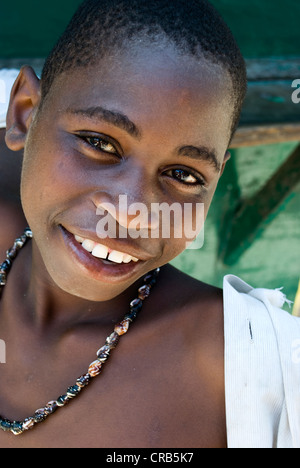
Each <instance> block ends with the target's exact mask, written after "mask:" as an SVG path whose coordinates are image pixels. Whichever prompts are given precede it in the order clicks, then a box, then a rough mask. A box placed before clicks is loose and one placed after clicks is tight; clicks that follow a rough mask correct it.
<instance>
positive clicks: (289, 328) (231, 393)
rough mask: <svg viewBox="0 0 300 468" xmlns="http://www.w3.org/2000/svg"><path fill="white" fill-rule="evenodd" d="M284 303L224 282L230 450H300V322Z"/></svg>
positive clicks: (274, 294) (232, 280)
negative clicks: (287, 309) (282, 308)
mask: <svg viewBox="0 0 300 468" xmlns="http://www.w3.org/2000/svg"><path fill="white" fill-rule="evenodd" d="M285 302H289V301H287V300H286V297H285V296H284V295H283V294H282V293H281V292H280V290H274V291H273V290H268V289H253V288H252V287H251V286H249V285H248V284H246V283H245V282H244V281H242V280H240V279H239V278H237V277H235V276H232V275H229V276H226V277H225V278H224V313H225V383H226V384H225V388H226V414H227V434H228V447H229V448H300V319H299V318H296V317H293V316H291V315H290V314H289V313H287V312H285V311H283V310H281V309H280V308H279V307H282V305H283V304H284V303H285Z"/></svg>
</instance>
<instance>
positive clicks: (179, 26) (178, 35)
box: [41, 0, 247, 136]
mask: <svg viewBox="0 0 300 468" xmlns="http://www.w3.org/2000/svg"><path fill="white" fill-rule="evenodd" d="M162 35H163V36H165V37H166V38H167V39H168V40H170V41H171V42H173V44H175V46H176V47H177V48H178V50H180V51H181V52H183V53H185V54H187V55H191V56H194V57H196V58H199V59H203V58H205V59H207V60H209V61H211V62H212V63H214V64H218V65H220V66H221V67H223V68H224V69H225V70H226V71H227V72H228V74H229V76H230V78H231V81H232V93H231V94H232V95H231V98H232V104H233V118H232V136H233V134H234V133H235V130H236V128H237V126H238V123H239V120H240V114H241V109H242V105H243V101H244V98H245V95H246V91H247V72H246V65H245V60H244V59H243V56H242V54H241V52H240V49H239V47H238V45H237V43H236V41H235V39H234V37H233V34H232V32H231V31H230V29H229V27H228V26H227V25H226V23H225V22H224V20H223V19H222V17H221V16H220V14H219V13H218V12H217V10H216V9H215V8H214V7H213V6H212V5H211V4H210V3H209V2H208V1H207V0H86V1H84V2H83V3H82V4H81V5H80V6H79V8H78V10H77V11H76V12H75V14H74V16H73V18H72V19H71V22H70V23H69V25H68V27H67V29H66V30H65V32H64V33H63V35H62V36H61V37H60V39H59V41H58V42H57V44H56V45H55V47H54V49H53V50H52V52H51V53H50V55H49V57H48V58H47V60H46V62H45V65H44V68H43V71H42V80H41V81H42V83H41V86H42V101H43V100H44V99H45V97H46V96H47V94H48V93H49V91H50V88H51V86H52V84H53V82H54V80H55V79H56V77H57V76H59V75H60V74H61V73H63V72H66V71H70V70H72V69H76V68H80V67H85V68H87V67H89V66H91V65H95V64H96V63H98V61H99V60H101V59H102V58H104V57H105V56H107V55H108V54H109V53H110V52H111V51H112V50H116V49H118V48H123V47H124V44H125V46H126V44H128V43H129V42H128V41H130V40H133V39H135V38H138V37H146V38H147V37H148V38H149V40H151V39H152V40H153V39H154V38H155V37H158V38H159V37H160V36H162Z"/></svg>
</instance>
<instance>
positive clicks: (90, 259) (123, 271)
mask: <svg viewBox="0 0 300 468" xmlns="http://www.w3.org/2000/svg"><path fill="white" fill-rule="evenodd" d="M60 230H61V232H62V237H63V240H64V243H65V245H66V246H67V248H68V250H69V251H70V253H71V256H72V258H73V259H74V260H75V262H76V263H79V265H80V267H81V268H82V269H83V270H84V271H85V273H86V274H88V275H89V276H90V277H92V278H93V279H95V280H97V281H101V282H107V283H114V284H115V283H118V282H120V281H125V280H127V279H129V278H130V277H132V276H133V275H135V274H136V272H137V271H138V270H139V269H140V268H141V267H142V265H144V263H145V260H141V259H139V261H138V262H136V263H135V262H130V263H127V264H126V263H122V264H117V263H111V264H108V263H106V262H105V261H104V260H101V259H98V258H95V257H94V256H93V255H92V254H91V253H89V252H87V251H86V250H85V249H84V248H83V247H82V246H81V244H79V243H78V242H77V241H76V239H75V234H72V233H71V232H70V231H68V230H67V229H66V228H65V227H63V226H60ZM76 235H78V236H79V235H80V234H76ZM85 235H86V237H87V238H88V235H87V234H85ZM91 240H92V239H91ZM98 242H99V239H98ZM124 253H125V252H124ZM129 255H130V254H129ZM137 258H138V257H137Z"/></svg>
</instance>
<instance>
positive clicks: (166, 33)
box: [0, 0, 298, 448]
mask: <svg viewBox="0 0 300 468" xmlns="http://www.w3.org/2000/svg"><path fill="white" fill-rule="evenodd" d="M245 92H246V73H245V64H244V61H243V59H242V57H241V55H240V52H239V50H238V47H237V46H236V44H235V42H234V39H233V38H232V35H231V33H230V31H229V30H228V28H227V26H226V25H225V24H224V23H223V21H222V20H221V18H220V17H219V15H218V14H217V12H216V11H215V10H214V9H213V8H212V7H211V6H210V4H208V3H207V2H206V1H190V2H188V4H187V2H186V1H185V2H184V1H181V0H176V1H173V2H171V3H170V2H169V1H164V0H160V1H136V0H128V1H123V0H113V1H106V0H102V1H88V2H85V3H84V4H83V5H82V6H81V7H80V8H79V10H78V11H77V13H76V14H75V16H74V18H73V20H72V22H71V23H70V25H69V27H68V28H67V30H66V32H65V33H64V35H63V36H62V38H61V39H60V41H59V42H58V44H57V45H56V47H55V48H54V50H53V51H52V53H51V55H50V57H49V58H48V60H47V62H46V64H45V67H44V70H43V74H42V78H41V81H40V80H39V79H38V78H37V77H36V75H35V73H34V71H33V70H32V69H31V68H30V67H24V68H23V69H22V70H21V72H20V74H19V77H18V79H17V81H16V83H15V85H14V87H13V90H12V94H11V101H10V106H9V110H8V116H7V132H6V143H7V146H8V147H9V148H10V150H13V151H22V150H24V157H23V167H22V180H21V198H22V208H20V211H19V214H18V216H14V219H11V220H10V219H9V215H8V214H7V211H9V210H7V208H6V206H7V205H6V203H5V200H3V203H2V206H1V210H3V211H2V212H3V213H6V214H5V216H6V217H5V222H4V223H2V222H1V231H2V232H1V244H0V247H1V249H0V250H1V252H0V253H1V255H2V257H3V259H4V258H5V256H6V251H7V249H8V247H9V246H10V245H11V244H12V242H13V239H12V237H11V236H12V231H14V237H19V236H20V235H21V232H20V231H19V227H20V224H21V223H22V222H23V220H24V215H25V217H26V221H27V224H28V225H29V226H30V229H31V231H32V233H33V239H32V241H28V239H26V241H25V239H24V242H23V243H24V244H25V245H24V246H23V247H22V248H20V249H19V250H18V255H17V258H16V259H14V260H13V265H12V266H11V271H10V272H9V274H6V272H5V278H6V277H7V281H6V279H5V281H4V282H5V287H3V293H2V297H1V302H0V309H1V315H0V330H1V339H2V340H4V341H5V343H6V345H7V350H6V352H7V363H6V365H5V366H2V367H1V379H0V414H1V418H2V419H1V420H0V425H1V426H2V429H3V430H7V429H8V431H6V432H4V431H0V446H1V447H10V448H13V447H134V448H138V447H159V448H164V447H191V448H192V447H227V446H230V445H231V443H230V442H229V440H230V439H229V438H228V417H229V413H228V407H227V408H226V391H225V390H226V389H225V386H226V379H225V372H226V369H224V301H223V293H222V291H221V290H219V289H216V288H214V287H211V286H208V285H206V284H203V283H201V282H198V281H196V280H194V279H192V278H190V277H188V276H186V275H185V274H183V273H181V272H179V271H178V270H176V269H175V268H173V267H171V266H170V265H169V262H170V261H171V260H172V259H174V258H175V257H176V256H177V255H179V254H180V253H181V252H182V251H183V250H184V249H185V247H186V243H187V239H186V238H185V237H184V236H182V237H181V238H176V237H175V236H173V237H171V238H170V239H165V238H163V237H162V236H160V237H158V238H151V236H149V237H148V238H143V237H141V238H138V239H132V238H130V237H127V238H123V237H122V236H117V238H111V237H107V238H104V239H99V235H97V232H96V226H97V223H98V221H99V217H98V216H97V210H98V209H99V207H102V208H104V209H105V207H106V206H107V204H111V205H113V206H116V207H117V206H118V200H119V196H120V194H126V195H127V198H128V201H129V203H132V204H134V203H143V204H144V205H145V206H146V207H148V208H149V207H150V206H151V204H153V203H166V204H168V205H172V204H173V203H177V204H179V205H180V206H182V207H183V206H184V204H186V203H189V204H192V206H193V207H196V204H197V203H199V202H200V203H203V204H204V211H205V216H206V215H207V212H208V209H209V206H210V204H211V200H212V198H213V195H214V193H215V190H216V187H217V184H218V181H219V179H220V176H221V174H222V172H223V170H224V167H225V164H226V161H227V159H228V153H227V149H228V147H229V144H230V141H231V138H232V135H233V133H234V130H235V129H236V126H237V123H238V120H239V115H240V110H241V105H242V102H243V98H244V96H245ZM14 213H15V211H14ZM115 213H116V214H115V215H114V216H115V217H116V219H115V222H116V224H117V226H118V229H121V227H122V229H128V228H129V226H128V222H129V221H130V219H131V218H130V216H128V213H125V212H122V210H121V209H118V210H116V212H115ZM194 213H195V212H194ZM3 219H4V218H3ZM151 223H153V220H152V218H150V217H149V218H145V219H144V220H143V226H142V227H141V228H142V229H143V230H144V231H146V232H147V231H148V232H149V231H151V229H152V228H153V226H152V225H151ZM24 227H25V226H24ZM28 232H29V231H28ZM118 232H119V231H118ZM28 237H31V236H30V235H29V234H28ZM103 252H104V253H103ZM158 267H161V271H160V273H159V274H157V272H156V269H157V268H158ZM152 271H154V272H155V273H154V276H155V278H154V279H155V281H154V279H153V277H149V275H148V273H149V272H152ZM147 275H148V277H147ZM145 277H146V280H145ZM147 278H148V279H147ZM154 282H156V284H155V286H154ZM145 283H146V284H148V286H149V283H150V286H151V284H152V283H153V287H148V288H146V289H145V288H144V289H143V290H140V292H139V293H138V290H139V288H140V287H141V286H143V285H144V284H145ZM141 291H143V292H141ZM145 291H146V292H145ZM149 292H150V296H149V297H147V298H146V296H148V293H149ZM138 294H139V296H140V298H142V299H140V301H139V302H140V303H141V302H143V308H142V310H141V311H139V312H138V318H137V320H136V321H135V323H134V324H132V325H131V321H132V320H131V319H132V317H131V319H129V318H128V316H127V318H126V319H125V321H123V322H122V325H117V324H118V323H119V322H120V321H121V320H122V319H123V317H124V316H125V314H127V313H128V310H129V304H130V303H131V301H132V300H133V299H134V298H137V296H138ZM252 300H254V299H252ZM257 302H259V301H257ZM134 304H135V305H137V302H135V303H134ZM133 309H134V308H133V306H132V305H131V312H132V311H133V312H132V313H135V312H136V310H135V309H134V310H133ZM138 309H139V306H138ZM116 325H117V328H116V329H115V333H117V334H119V335H122V334H123V332H126V331H127V329H128V327H129V326H130V330H129V331H128V334H127V333H124V334H125V336H122V337H121V339H120V342H119V344H118V345H117V349H116V350H114V351H112V349H113V348H114V345H111V343H110V345H111V353H109V351H107V354H111V357H110V360H109V362H108V363H107V364H106V365H105V368H104V366H103V369H102V362H104V361H106V358H103V353H104V351H103V349H102V354H101V353H100V354H101V356H102V358H103V361H101V358H100V357H101V356H100V357H99V354H98V358H99V359H100V361H99V360H98V361H97V362H98V367H99V369H101V370H102V375H100V376H99V377H98V375H97V374H98V367H97V364H95V365H94V367H93V368H92V369H91V368H89V366H88V364H89V363H90V362H91V361H92V360H93V356H94V354H95V352H96V351H97V349H99V348H100V347H101V346H103V345H104V344H105V340H106V337H107V336H109V335H110V334H111V333H112V332H114V327H115V326H116ZM297 326H298V323H297ZM131 327H132V328H131ZM125 328H126V330H125ZM116 330H117V331H116ZM225 334H226V324H225ZM106 346H108V342H106ZM105 352H106V351H105ZM104 355H105V353H104ZM225 358H226V351H225ZM94 359H95V358H94ZM99 362H100V364H99ZM225 367H226V366H225ZM88 368H89V370H88V373H89V375H86V372H87V369H88ZM95 369H96V371H95ZM83 373H84V374H85V375H86V379H88V380H92V382H91V383H90V384H89V385H88V387H87V388H86V389H85V390H84V392H83V391H82V390H83V385H81V384H82V382H83V381H82V380H81V381H80V382H79V381H77V383H76V388H75V390H74V386H73V387H72V388H73V391H74V392H75V393H77V391H78V393H79V392H81V391H82V392H81V394H80V396H78V398H77V397H76V398H74V401H71V402H70V404H69V405H68V406H65V403H66V402H67V400H70V399H71V396H70V391H69V392H68V395H69V397H66V398H65V400H64V399H60V400H59V399H58V400H55V401H54V402H53V398H55V397H58V396H59V395H64V392H65V391H66V389H67V388H68V387H70V385H72V384H73V385H74V382H75V381H76V378H77V377H78V376H80V375H82V374H83ZM95 375H97V377H96V378H92V377H95ZM85 383H86V382H85ZM76 389H77V391H76ZM74 396H76V395H74ZM48 401H52V406H53V408H54V407H55V409H56V408H57V406H61V407H62V408H60V409H59V411H57V413H55V415H53V416H52V415H51V417H48V418H47V419H46V420H45V421H43V422H42V423H41V424H36V422H37V421H34V423H35V424H34V427H33V430H25V429H28V428H29V429H30V428H31V422H32V420H31V419H29V420H28V417H29V416H32V414H34V411H35V409H36V408H42V410H41V411H40V412H38V413H37V415H41V414H42V416H43V417H41V420H43V419H45V418H46V413H45V405H46V403H47V402H48ZM58 403H59V404H58ZM282 404H283V403H282ZM50 406H51V405H50ZM48 408H49V406H48ZM276 414H277V413H276ZM44 416H45V418H44ZM47 416H49V414H48V413H47ZM276 417H277V416H276ZM26 418H27V419H26ZM226 419H227V421H226ZM1 421H2V422H1ZM14 421H19V422H20V425H19V426H18V425H15V426H12V425H13V424H14ZM26 421H27V422H26ZM277 426H278V424H277ZM18 427H21V429H22V431H20V432H22V435H20V436H19V437H15V436H14V435H13V434H12V433H11V432H14V433H17V432H18ZM277 428H278V427H277ZM229 430H230V428H229ZM246 443H247V441H246V440H245V444H246Z"/></svg>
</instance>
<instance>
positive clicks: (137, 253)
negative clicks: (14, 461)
mask: <svg viewBox="0 0 300 468" xmlns="http://www.w3.org/2000/svg"><path fill="white" fill-rule="evenodd" d="M62 228H63V229H65V230H66V231H67V232H69V233H70V234H72V235H73V236H74V238H75V236H78V237H81V238H83V239H88V240H91V241H93V242H95V243H96V244H101V245H104V246H105V247H107V248H108V249H109V251H113V250H116V251H117V252H122V253H123V254H126V255H130V256H131V257H135V258H137V259H138V260H139V261H141V262H147V261H149V260H153V259H154V256H153V255H151V254H150V253H148V252H145V251H144V250H143V251H142V250H140V249H138V248H137V247H136V245H134V244H132V243H130V242H128V240H127V239H122V240H121V241H120V240H118V239H112V238H110V237H106V238H105V239H101V238H99V237H98V236H97V234H96V233H95V232H93V231H88V230H83V229H79V228H70V227H67V228H66V227H64V226H62Z"/></svg>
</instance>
